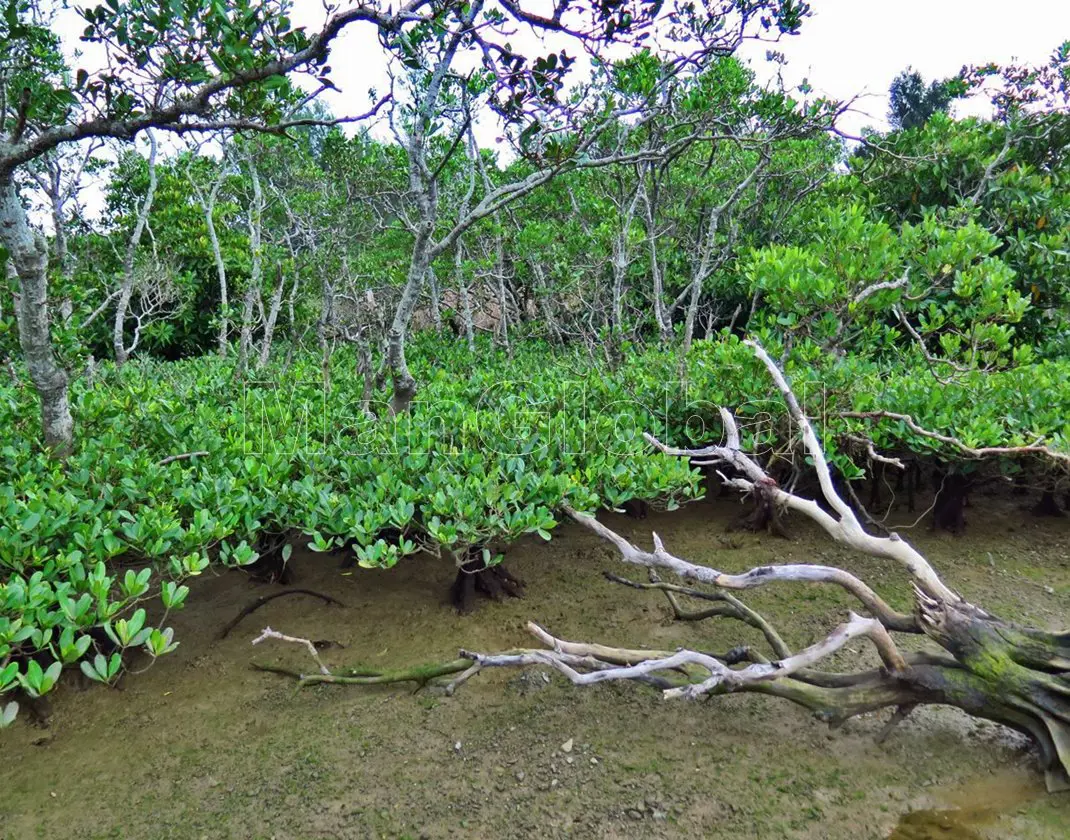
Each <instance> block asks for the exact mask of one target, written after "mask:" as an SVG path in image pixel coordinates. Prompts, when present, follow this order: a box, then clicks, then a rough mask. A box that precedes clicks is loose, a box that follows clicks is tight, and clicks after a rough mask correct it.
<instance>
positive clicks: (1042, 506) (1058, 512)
mask: <svg viewBox="0 0 1070 840" xmlns="http://www.w3.org/2000/svg"><path fill="white" fill-rule="evenodd" d="M1032 514H1033V516H1066V514H1065V513H1064V512H1063V511H1062V509H1061V508H1060V507H1059V504H1058V503H1057V502H1056V501H1055V493H1054V492H1052V491H1051V490H1045V491H1044V492H1043V493H1042V494H1041V496H1040V501H1039V502H1037V503H1036V504H1035V505H1034V506H1033V509H1032Z"/></svg>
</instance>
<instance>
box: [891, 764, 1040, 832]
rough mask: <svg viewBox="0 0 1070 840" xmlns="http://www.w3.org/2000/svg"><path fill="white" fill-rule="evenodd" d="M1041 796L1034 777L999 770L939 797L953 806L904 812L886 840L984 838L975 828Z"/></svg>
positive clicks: (989, 823)
mask: <svg viewBox="0 0 1070 840" xmlns="http://www.w3.org/2000/svg"><path fill="white" fill-rule="evenodd" d="M1044 795H1045V790H1044V787H1043V785H1042V784H1041V783H1039V781H1038V780H1037V778H1036V777H1035V776H1032V775H1029V774H1026V773H1022V772H1015V771H1004V772H999V773H996V774H994V775H993V776H991V777H990V778H987V779H979V780H976V781H974V782H972V783H971V784H969V785H966V786H964V787H962V788H959V789H957V790H953V791H948V792H947V793H945V794H943V795H941V796H940V797H939V798H940V799H944V800H947V801H948V803H949V804H951V805H954V806H955V807H953V808H946V809H940V808H932V809H921V810H917V811H910V812H908V813H906V814H904V815H903V816H902V817H901V818H900V820H899V823H898V825H896V827H895V828H894V829H892V833H891V834H889V835H888V840H984V838H985V834H983V833H980V832H979V831H978V829H980V828H982V827H984V826H990V825H994V824H995V823H997V822H998V821H999V819H1000V817H1001V816H1003V815H1004V814H1005V813H1007V812H1008V811H1011V810H1012V809H1014V808H1016V807H1018V806H1020V805H1024V804H1025V803H1027V802H1029V801H1031V800H1033V799H1036V798H1038V797H1041V796H1044Z"/></svg>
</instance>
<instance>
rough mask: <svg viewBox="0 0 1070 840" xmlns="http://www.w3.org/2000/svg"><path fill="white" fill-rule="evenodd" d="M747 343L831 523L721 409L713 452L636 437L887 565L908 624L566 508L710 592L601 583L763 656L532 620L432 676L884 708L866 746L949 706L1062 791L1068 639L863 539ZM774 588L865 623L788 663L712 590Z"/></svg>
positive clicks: (817, 453)
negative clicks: (495, 647) (902, 645)
mask: <svg viewBox="0 0 1070 840" xmlns="http://www.w3.org/2000/svg"><path fill="white" fill-rule="evenodd" d="M749 344H750V346H751V347H752V348H753V349H754V352H755V354H756V355H757V356H758V358H759V359H760V360H761V361H762V362H763V363H764V364H765V366H766V368H767V369H768V370H769V373H770V375H771V377H772V378H773V380H774V382H775V383H776V385H777V388H778V389H779V390H780V393H781V395H782V396H783V398H784V400H785V402H786V403H787V405H788V409H789V412H790V414H791V416H792V418H793V420H794V421H795V424H796V427H797V428H798V429H799V431H800V433H801V436H802V441H803V445H804V447H805V449H806V453H807V455H808V456H809V457H810V459H811V461H812V462H813V466H814V469H815V471H816V472H817V477H818V481H819V484H820V487H821V491H822V495H823V496H824V498H825V501H826V502H827V505H828V507H829V509H830V511H831V512H830V511H827V510H825V509H824V508H822V507H821V506H820V505H818V503H817V502H816V501H814V500H812V499H805V498H802V497H800V496H797V495H795V494H794V493H789V492H786V491H784V490H783V489H781V488H780V487H779V486H777V484H776V482H775V481H773V479H772V478H770V476H769V475H768V474H767V473H766V472H765V470H764V469H763V468H762V467H761V466H760V465H759V464H758V463H757V462H756V461H755V460H754V459H753V458H751V457H750V456H749V455H747V454H746V453H744V452H743V451H742V450H741V447H740V437H739V432H738V429H737V426H736V423H735V420H734V418H733V417H732V415H731V413H730V412H728V411H727V410H725V409H722V410H721V416H722V421H723V424H724V432H725V442H724V443H723V444H718V445H713V446H707V447H703V448H701V449H693V450H686V449H676V448H673V447H670V446H667V445H665V444H663V443H662V442H660V441H658V440H657V439H655V438H653V437H652V436H649V435H648V436H647V438H648V440H649V441H650V442H651V443H652V444H653V445H654V446H655V447H656V448H658V449H660V450H661V451H662V452H666V453H669V454H673V455H679V456H681V457H688V458H691V459H693V460H699V459H702V460H705V461H707V462H709V463H711V464H725V465H729V466H731V467H732V468H733V469H732V472H733V475H734V476H736V477H733V478H726V479H725V481H726V483H727V484H728V485H729V486H731V487H734V488H735V489H737V490H740V491H742V492H744V493H755V492H761V493H762V494H763V495H764V496H766V497H767V498H771V499H772V500H773V501H774V502H775V503H776V504H777V505H779V506H780V507H781V508H784V509H787V510H792V511H795V512H797V513H801V514H803V515H804V516H807V517H809V518H810V519H812V520H813V521H815V522H816V523H817V524H819V525H820V526H821V527H822V528H823V529H824V530H825V531H826V532H827V533H828V534H829V535H830V536H831V537H832V538H833V539H834V540H836V541H837V542H840V543H843V544H845V545H848V546H850V547H852V548H855V549H857V550H858V551H861V552H863V553H865V554H868V555H870V556H872V557H876V558H881V559H886V560H889V561H891V562H893V563H895V564H897V565H898V566H900V567H901V568H902V569H903V570H904V571H905V572H906V573H907V575H908V576H909V578H910V580H911V585H912V590H913V599H914V609H913V610H912V611H911V613H909V614H908V613H902V612H898V611H897V610H895V609H893V608H892V607H891V606H889V605H888V604H887V603H886V602H885V601H884V600H883V599H882V598H881V597H880V596H879V595H877V593H876V592H874V591H873V589H871V588H870V587H869V586H868V585H867V584H866V583H865V582H864V581H862V580H860V579H859V578H858V577H856V576H855V575H853V574H851V573H850V572H847V571H845V570H843V569H838V568H834V567H829V566H819V565H810V564H784V565H769V566H760V567H757V568H754V569H751V570H750V571H747V572H744V573H742V574H728V573H725V572H722V571H719V570H717V569H713V568H711V567H709V566H704V565H700V564H696V563H692V562H689V561H687V560H685V559H682V558H679V557H676V556H674V555H673V554H671V553H670V552H669V551H667V550H666V548H665V546H664V545H663V543H662V541H661V539H660V538H659V537H658V535H657V534H653V550H651V551H646V550H644V549H641V548H639V547H638V546H636V545H634V544H633V543H631V542H630V541H628V540H627V539H625V538H624V537H622V536H621V535H620V534H617V533H616V532H614V531H613V530H611V529H610V528H608V527H606V526H605V525H603V524H602V523H600V522H599V521H598V520H597V519H595V518H594V517H593V516H590V515H587V514H583V513H580V512H577V511H575V510H572V509H571V508H568V507H566V508H565V512H566V513H567V514H568V515H569V516H570V517H571V518H573V519H574V520H575V521H576V522H578V523H579V524H581V525H583V526H584V527H586V528H588V529H590V530H591V531H593V532H594V533H596V534H598V535H599V536H600V537H602V538H603V539H605V540H607V541H608V542H610V543H612V544H613V545H614V546H615V547H616V548H617V550H618V552H619V553H620V558H621V560H623V561H624V562H625V563H629V564H633V565H636V566H643V567H645V568H647V569H648V570H654V569H660V570H668V571H671V572H673V573H675V574H676V575H678V576H679V577H680V578H681V579H683V580H684V581H685V582H689V583H700V584H707V585H709V586H712V587H715V588H716V590H719V591H714V592H704V591H702V590H697V589H695V588H693V587H688V586H677V585H675V584H667V583H662V582H661V581H660V580H657V579H656V578H655V580H654V581H653V582H652V583H650V584H637V583H633V582H632V581H628V580H625V579H623V578H619V577H617V576H612V578H611V579H614V580H616V581H617V582H621V583H626V584H628V585H631V586H635V587H639V588H644V589H645V588H653V589H659V590H661V591H663V592H664V593H665V594H666V596H668V597H670V603H671V604H672V605H673V609H674V613H675V614H676V615H677V616H678V617H681V618H690V619H694V618H699V617H707V616H710V617H712V616H721V617H727V618H735V619H737V620H740V621H743V622H745V623H747V624H750V625H751V626H753V627H756V628H758V629H759V630H761V632H762V633H763V635H764V637H765V639H766V641H767V642H768V644H769V646H770V648H771V652H772V654H773V658H771V659H770V658H767V657H765V656H763V655H762V654H760V653H758V652H756V651H753V650H751V649H750V648H746V647H740V648H735V649H733V650H731V651H729V652H728V653H727V654H723V655H717V654H712V653H708V652H704V651H698V650H687V649H681V650H676V651H656V650H624V649H620V648H613V647H606V646H604V645H597V644H589V643H582V642H571V641H565V640H563V639H559V638H556V637H554V636H552V635H551V634H549V633H548V632H546V631H545V630H543V629H542V628H541V627H539V626H538V625H536V624H533V623H532V624H529V625H528V629H529V631H530V632H532V633H533V634H534V635H535V636H536V637H537V638H538V639H539V640H540V641H541V642H542V643H543V644H544V645H545V649H541V650H540V649H535V650H527V649H525V650H516V651H510V652H507V653H472V652H468V651H462V652H461V654H460V658H459V659H458V660H455V661H453V662H451V663H447V665H446V666H443V671H442V673H453V672H455V671H460V669H461V667H462V662H469V663H471V664H470V665H469V667H467V668H466V669H465V670H464V672H463V674H462V677H461V678H460V679H459V680H456V681H455V682H454V683H453V684H451V686H450V689H451V690H452V688H453V687H454V686H455V685H456V684H458V683H459V682H461V681H463V680H464V679H468V678H470V677H471V676H473V675H474V674H476V673H478V672H479V671H480V670H481V669H482V668H486V667H500V666H528V665H544V666H548V667H552V668H554V669H556V670H557V671H559V672H560V673H562V674H564V675H565V676H566V677H567V678H568V679H569V680H571V681H572V682H574V683H576V684H578V685H587V684H591V683H596V682H603V681H607V680H635V681H641V682H644V683H648V684H652V685H654V686H657V687H659V688H661V689H662V690H663V691H664V693H665V696H666V697H681V698H695V697H701V696H710V695H718V694H728V693H733V692H741V691H746V692H756V693H760V694H768V695H771V696H774V697H781V698H783V699H786V700H790V701H792V702H794V703H797V704H799V705H801V706H803V707H805V708H807V709H809V710H810V711H811V712H813V713H814V714H815V715H816V716H817V717H819V718H820V719H822V720H825V721H827V722H829V723H830V724H832V725H838V724H840V723H842V722H843V721H845V720H847V719H849V718H851V717H854V716H856V715H860V714H864V713H867V712H874V711H877V710H881V709H884V708H890V709H893V710H894V711H893V713H892V715H891V718H890V720H889V724H888V726H887V727H886V728H885V730H884V731H883V732H882V733H881V735H880V736H879V738H878V740H883V739H884V738H885V737H886V736H887V734H888V731H889V730H890V729H891V727H893V726H894V725H895V724H896V723H898V722H899V721H901V720H902V719H903V718H905V717H906V716H907V715H908V714H909V713H910V711H911V710H912V709H914V708H915V707H917V706H919V705H923V704H943V705H950V706H955V707H957V708H959V709H962V710H963V711H965V712H966V713H968V714H970V715H973V716H976V717H981V718H986V719H988V720H993V721H996V722H998V723H1001V724H1004V725H1006V726H1009V727H1011V728H1013V729H1016V730H1018V731H1019V732H1022V733H1024V734H1026V735H1027V736H1029V737H1030V738H1031V739H1032V740H1033V741H1034V742H1035V743H1036V745H1037V747H1038V748H1039V751H1040V760H1041V765H1042V768H1043V769H1044V771H1045V774H1046V779H1047V782H1048V788H1049V790H1052V791H1054V790H1068V789H1070V776H1068V771H1070V633H1066V632H1063V633H1050V632H1045V631H1041V630H1036V629H1031V628H1027V627H1020V626H1017V625H1015V624H1013V623H1011V622H1008V621H1005V620H1003V619H1000V618H999V617H997V616H995V615H992V614H991V613H988V612H987V611H985V610H984V609H982V608H980V607H978V606H975V605H973V604H971V603H969V602H967V601H966V600H964V599H963V598H962V597H961V596H960V595H959V594H958V593H956V592H955V591H953V590H952V589H951V588H950V587H948V586H947V585H946V584H945V583H944V582H943V581H942V580H941V579H940V576H939V575H938V574H937V573H936V571H935V570H934V569H933V567H932V566H931V565H930V564H929V562H928V561H927V560H926V559H925V557H924V556H923V555H922V554H921V553H920V552H919V551H918V550H917V549H915V548H914V547H913V546H911V545H910V544H909V543H908V542H907V541H906V540H904V539H902V538H901V537H899V535H898V534H895V533H891V534H888V535H887V536H874V535H872V534H870V533H868V532H867V531H866V530H865V529H864V528H863V526H862V525H861V523H860V522H859V520H858V518H857V517H856V515H855V513H854V511H853V509H852V508H851V506H850V505H849V504H847V502H846V501H844V499H843V498H842V497H841V496H840V495H839V494H838V493H837V491H836V488H835V486H834V484H833V479H832V475H831V473H830V470H829V466H828V462H827V461H826V459H825V454H824V451H823V449H822V447H821V444H820V442H819V441H818V438H817V435H816V434H815V432H814V429H813V427H812V426H811V424H810V422H809V420H808V419H807V417H806V415H805V414H804V413H803V410H802V408H801V407H800V405H799V403H798V400H797V399H796V397H795V394H794V393H793V392H792V390H791V387H790V386H789V384H788V382H787V380H786V378H785V377H784V375H783V373H782V372H781V371H780V369H779V368H778V367H777V365H776V364H775V363H774V362H773V360H772V359H771V358H770V357H769V355H768V354H767V353H766V352H765V351H764V350H763V349H762V348H761V347H760V346H758V345H757V344H755V343H753V342H749ZM780 582H804V583H823V584H831V585H834V586H839V587H841V588H842V589H844V590H845V591H846V592H847V593H849V594H850V595H851V596H852V597H853V598H854V599H855V600H857V601H858V602H859V604H860V605H861V608H862V609H864V611H865V612H866V613H867V614H868V615H866V616H863V615H856V614H855V613H853V612H852V613H849V614H848V617H847V620H846V621H845V622H844V623H842V624H840V625H839V626H838V627H836V628H835V629H834V630H833V631H832V632H831V633H830V634H829V635H828V636H826V637H825V638H824V639H822V640H820V641H818V642H817V643H815V644H813V645H811V646H809V647H807V648H805V649H803V650H800V651H796V652H793V651H792V650H791V649H790V648H789V647H788V646H787V644H786V643H785V642H784V640H783V639H782V637H781V636H780V635H779V634H778V633H777V631H776V630H775V628H774V627H773V626H772V624H771V623H770V622H769V621H768V620H767V619H765V618H764V617H762V616H761V615H759V614H758V613H757V612H755V611H754V610H753V609H751V608H750V607H748V606H746V605H745V604H743V603H742V602H741V601H740V600H739V599H738V598H736V597H735V596H732V595H730V594H728V593H727V592H724V590H744V589H750V588H754V587H758V586H765V585H769V584H774V583H780ZM675 595H683V596H690V597H698V598H701V599H704V600H707V601H714V602H716V606H714V607H712V608H709V609H708V610H706V611H705V616H704V615H702V614H690V613H686V611H683V610H681V608H680V607H679V605H678V604H677V602H676V601H675V600H674V598H675ZM893 633H908V634H915V635H924V636H925V637H927V638H928V639H929V640H930V641H932V642H934V643H935V644H936V645H938V646H939V648H940V649H941V650H940V651H939V652H937V653H902V652H900V651H899V649H898V647H897V645H896V643H895V640H894V638H893V636H892V634H893ZM856 638H865V639H867V640H868V641H869V642H870V643H871V644H872V645H873V647H874V649H875V650H876V652H877V654H878V655H879V657H880V660H881V663H882V664H881V666H880V667H878V668H871V669H868V670H864V671H860V672H857V673H838V672H831V671H823V670H819V668H818V666H819V664H820V663H821V662H822V661H823V660H825V659H826V658H827V657H828V656H830V655H831V654H833V653H835V652H836V651H838V650H840V649H841V648H843V646H844V645H845V644H846V643H847V642H849V641H850V640H852V639H856ZM421 673H426V671H423V670H421ZM410 678H411V677H410ZM311 681H315V682H323V681H325V680H324V678H323V676H322V675H320V676H316V677H304V678H303V682H306V683H307V682H311ZM332 681H337V682H341V681H343V680H332ZM346 681H347V682H348V681H349V680H346Z"/></svg>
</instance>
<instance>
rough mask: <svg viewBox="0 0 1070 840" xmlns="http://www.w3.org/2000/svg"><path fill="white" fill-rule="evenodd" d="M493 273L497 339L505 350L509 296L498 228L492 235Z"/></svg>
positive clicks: (502, 248) (507, 345)
mask: <svg viewBox="0 0 1070 840" xmlns="http://www.w3.org/2000/svg"><path fill="white" fill-rule="evenodd" d="M494 263H495V267H494V273H495V275H496V279H497V281H498V283H497V286H498V288H497V291H498V340H499V342H500V343H501V345H502V347H504V348H505V349H506V350H507V351H510V352H511V350H510V347H509V297H508V295H507V294H506V292H505V249H504V247H503V245H502V233H501V230H500V229H499V230H498V231H497V232H496V233H495V236H494Z"/></svg>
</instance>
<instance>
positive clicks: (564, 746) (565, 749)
mask: <svg viewBox="0 0 1070 840" xmlns="http://www.w3.org/2000/svg"><path fill="white" fill-rule="evenodd" d="M561 752H563V753H570V752H572V739H571V738H569V739H568V740H567V741H565V743H563V744H562V745H561Z"/></svg>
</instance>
